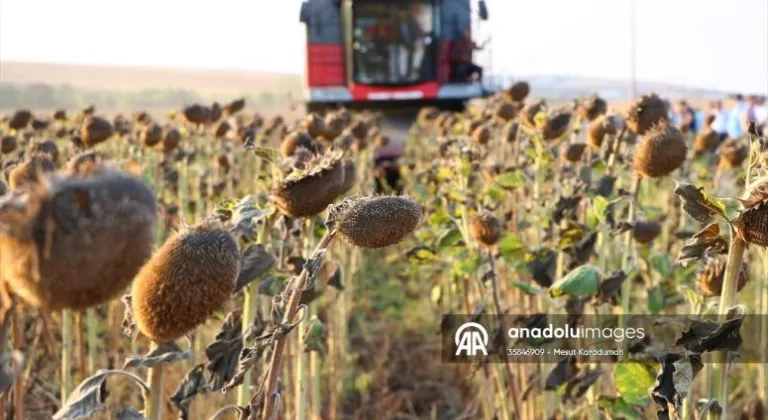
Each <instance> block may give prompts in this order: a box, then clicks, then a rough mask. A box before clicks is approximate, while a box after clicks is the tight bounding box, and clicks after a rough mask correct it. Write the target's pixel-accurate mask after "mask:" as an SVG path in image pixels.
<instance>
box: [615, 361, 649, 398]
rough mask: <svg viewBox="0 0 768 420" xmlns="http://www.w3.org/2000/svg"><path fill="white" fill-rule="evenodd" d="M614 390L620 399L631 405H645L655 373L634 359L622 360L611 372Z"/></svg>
mask: <svg viewBox="0 0 768 420" xmlns="http://www.w3.org/2000/svg"><path fill="white" fill-rule="evenodd" d="M613 375H614V382H615V383H616V390H617V391H619V395H621V399H623V400H624V401H626V402H627V403H628V404H631V405H647V404H648V403H649V402H650V395H651V391H650V389H651V388H652V387H653V384H654V383H655V382H656V375H655V374H653V373H652V372H651V371H650V369H648V367H647V366H646V365H644V364H642V363H640V362H637V361H634V360H622V361H621V362H619V363H618V364H617V365H616V369H615V370H614V372H613Z"/></svg>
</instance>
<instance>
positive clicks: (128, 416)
mask: <svg viewBox="0 0 768 420" xmlns="http://www.w3.org/2000/svg"><path fill="white" fill-rule="evenodd" d="M116 418H117V420H147V418H146V417H144V415H143V414H141V413H140V412H139V411H138V410H136V409H135V408H130V407H123V408H121V409H120V411H118V412H117V414H116Z"/></svg>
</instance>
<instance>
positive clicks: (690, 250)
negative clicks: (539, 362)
mask: <svg viewBox="0 0 768 420" xmlns="http://www.w3.org/2000/svg"><path fill="white" fill-rule="evenodd" d="M726 253H728V242H727V241H726V240H725V239H724V238H723V237H721V236H720V227H719V226H718V225H717V223H712V224H710V225H707V226H706V227H705V228H704V229H702V230H700V231H699V232H697V233H696V234H694V235H693V236H692V237H691V239H690V240H688V241H686V242H685V245H683V248H682V249H681V250H680V255H678V257H677V262H678V263H679V264H681V265H683V266H684V267H685V266H687V265H688V264H689V263H690V262H692V261H697V260H703V259H706V258H707V257H710V256H715V255H720V254H726Z"/></svg>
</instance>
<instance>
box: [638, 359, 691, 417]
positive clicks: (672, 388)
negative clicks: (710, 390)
mask: <svg viewBox="0 0 768 420" xmlns="http://www.w3.org/2000/svg"><path fill="white" fill-rule="evenodd" d="M659 363H660V364H661V370H660V371H659V373H658V375H656V382H655V383H654V385H653V389H652V390H651V398H652V399H653V401H654V402H655V403H656V404H657V405H658V407H659V408H658V410H657V412H656V415H657V417H658V418H670V416H671V415H672V414H673V413H675V414H676V413H678V412H680V410H681V409H682V406H683V400H684V399H685V398H686V397H687V396H688V393H689V392H690V390H691V384H692V383H693V379H694V378H695V377H696V375H698V373H699V372H700V371H701V369H702V368H703V364H702V363H701V358H700V357H699V356H697V355H690V356H684V355H682V354H675V353H669V354H664V355H662V356H661V357H659Z"/></svg>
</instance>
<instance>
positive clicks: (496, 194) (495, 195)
mask: <svg viewBox="0 0 768 420" xmlns="http://www.w3.org/2000/svg"><path fill="white" fill-rule="evenodd" d="M485 195H486V196H488V198H490V199H491V200H492V201H494V202H499V201H503V200H504V191H502V190H500V189H498V188H496V187H488V188H486V190H485Z"/></svg>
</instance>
